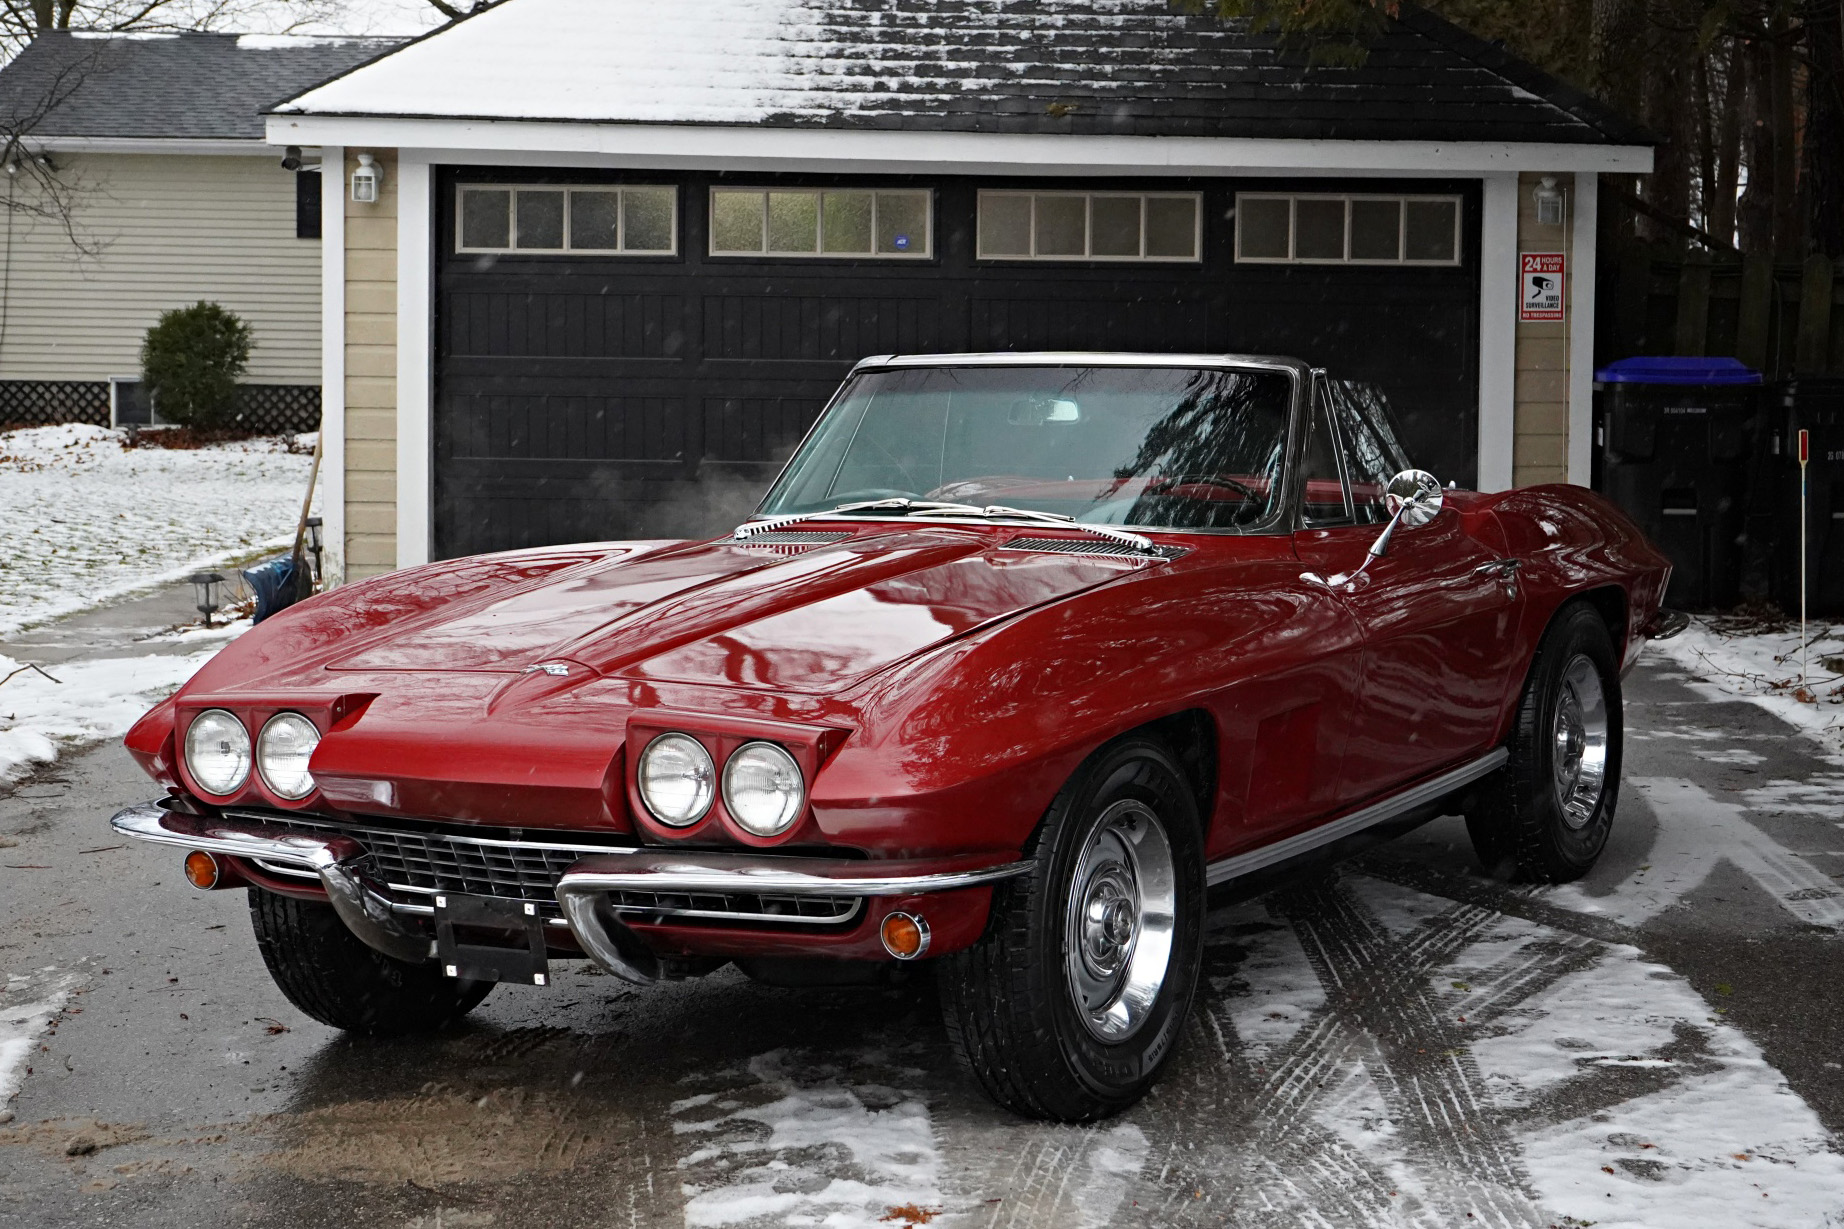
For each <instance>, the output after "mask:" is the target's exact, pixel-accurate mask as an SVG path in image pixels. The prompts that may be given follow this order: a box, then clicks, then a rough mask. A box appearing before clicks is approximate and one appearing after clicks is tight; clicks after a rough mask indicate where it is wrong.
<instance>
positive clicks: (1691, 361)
mask: <svg viewBox="0 0 1844 1229" xmlns="http://www.w3.org/2000/svg"><path fill="white" fill-rule="evenodd" d="M1594 378H1595V379H1596V380H1599V381H1600V382H1601V383H1603V384H1704V385H1709V384H1759V383H1760V382H1761V373H1760V372H1758V371H1756V370H1755V369H1754V368H1752V367H1749V366H1747V365H1746V364H1744V363H1743V362H1742V361H1741V360H1740V359H1735V358H1692V357H1687V356H1673V355H1660V356H1656V357H1652V356H1648V357H1643V358H1623V359H1621V360H1620V361H1618V362H1615V363H1609V364H1607V366H1605V367H1603V368H1601V369H1600V370H1599V371H1597V372H1595V373H1594Z"/></svg>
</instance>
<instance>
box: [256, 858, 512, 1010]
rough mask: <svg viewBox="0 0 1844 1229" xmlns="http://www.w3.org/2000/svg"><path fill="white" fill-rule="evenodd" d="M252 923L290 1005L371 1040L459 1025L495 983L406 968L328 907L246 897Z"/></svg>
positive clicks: (267, 895)
mask: <svg viewBox="0 0 1844 1229" xmlns="http://www.w3.org/2000/svg"><path fill="white" fill-rule="evenodd" d="M250 922H251V924H252V925H253V926H254V927H255V930H256V945H257V947H259V948H260V949H261V950H262V954H263V963H264V964H266V965H268V966H269V975H270V976H271V977H273V978H274V979H275V984H276V985H277V986H279V987H280V988H281V991H282V994H283V995H285V996H286V997H287V999H288V1001H289V1002H290V1003H293V1004H294V1005H295V1006H296V1007H298V1008H300V1009H301V1010H302V1011H303V1012H305V1013H307V1014H308V1015H310V1016H312V1017H313V1018H314V1019H316V1020H318V1021H320V1022H321V1023H322V1024H329V1025H332V1026H333V1027H334V1028H339V1029H345V1030H346V1031H347V1032H352V1033H364V1034H367V1035H369V1036H374V1037H391V1036H399V1035H402V1034H405V1033H426V1032H432V1031H434V1030H435V1029H439V1028H441V1027H442V1026H443V1025H446V1024H449V1023H452V1022H453V1021H455V1020H458V1019H460V1018H461V1017H462V1016H464V1015H466V1014H467V1013H468V1012H470V1011H472V1010H473V1009H474V1008H475V1007H478V1006H479V1005H480V1001H481V1000H482V999H484V998H486V997H487V994H488V993H489V992H490V991H491V990H492V989H493V985H494V983H492V982H475V981H456V980H454V979H452V978H448V977H444V976H442V971H441V969H439V968H437V967H436V966H435V965H434V964H426V965H418V964H405V963H404V962H403V961H401V960H393V959H391V958H390V957H389V956H386V955H385V954H384V953H382V952H379V951H374V950H373V949H371V948H370V947H367V946H366V945H365V944H364V943H363V942H361V941H360V940H359V939H358V937H357V936H356V935H354V934H353V933H352V932H351V931H350V930H347V929H346V924H345V923H344V922H342V921H340V920H339V915H338V914H337V913H335V912H333V907H332V906H331V905H323V904H318V903H316V902H314V901H306V900H297V899H295V898H294V897H292V896H278V895H276V894H275V893H274V892H265V891H263V890H262V889H260V888H251V889H250Z"/></svg>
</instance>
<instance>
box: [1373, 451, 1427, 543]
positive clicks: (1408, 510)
mask: <svg viewBox="0 0 1844 1229" xmlns="http://www.w3.org/2000/svg"><path fill="white" fill-rule="evenodd" d="M1442 502H1443V496H1442V494H1441V483H1440V479H1438V478H1436V477H1435V476H1434V475H1433V474H1431V473H1429V472H1428V471H1427V470H1425V469H1405V470H1403V471H1402V472H1401V473H1399V474H1397V475H1396V476H1395V477H1394V478H1391V479H1390V480H1389V486H1387V487H1385V488H1384V491H1383V506H1384V508H1386V509H1388V511H1389V516H1390V523H1391V525H1396V524H1400V525H1401V526H1402V527H1403V528H1404V529H1416V528H1419V527H1420V526H1422V525H1426V524H1427V523H1428V522H1429V521H1431V520H1433V519H1434V518H1435V516H1436V515H1438V514H1439V512H1440V510H1441V504H1442ZM1384 533H1385V536H1384V538H1383V546H1384V547H1385V549H1387V548H1388V545H1389V539H1388V531H1387V530H1385V531H1384ZM1372 553H1373V554H1379V555H1380V554H1382V553H1383V552H1382V551H1373V552H1372Z"/></svg>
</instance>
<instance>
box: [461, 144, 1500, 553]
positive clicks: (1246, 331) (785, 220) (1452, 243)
mask: <svg viewBox="0 0 1844 1229" xmlns="http://www.w3.org/2000/svg"><path fill="white" fill-rule="evenodd" d="M434 196H435V199H436V200H437V201H438V202H443V203H445V204H446V203H452V207H449V208H446V209H444V210H443V211H442V212H443V214H444V216H443V218H442V219H441V223H440V226H439V229H438V235H437V243H438V245H439V251H440V252H441V260H440V271H439V295H438V298H437V302H436V304H435V317H436V326H435V327H436V353H435V363H436V370H435V412H434V415H433V419H434V422H433V444H434V453H435V456H434V466H433V479H434V503H435V516H434V525H433V530H434V547H435V553H436V554H437V556H438V557H449V556H456V555H467V554H474V553H477V552H481V551H488V550H503V549H509V548H514V547H528V546H543V545H548V544H552V543H558V542H571V541H583V540H588V539H606V538H644V537H686V536H694V535H700V534H705V533H714V532H718V531H720V530H722V529H726V528H728V527H730V526H731V525H733V524H735V523H737V522H738V521H739V520H740V519H742V518H743V517H744V516H745V515H747V513H748V512H749V511H750V509H751V508H753V506H754V504H755V502H756V500H757V499H758V498H759V497H760V495H761V493H762V491H763V490H764V489H765V487H766V486H767V484H768V482H769V481H770V480H772V478H773V476H774V474H775V473H776V472H777V470H778V468H779V465H780V463H781V461H782V460H784V459H785V458H786V456H787V454H788V452H789V450H790V449H791V448H792V447H793V446H794V445H795V444H796V443H797V442H798V441H799V439H800V437H801V435H802V433H803V432H804V431H805V430H806V428H807V427H808V426H809V425H810V424H811V423H812V421H813V419H814V418H815V416H816V415H817V414H818V413H819V411H820V410H821V409H822V408H823V406H824V405H825V402H826V399H827V397H828V396H829V395H830V394H831V393H832V391H833V389H835V388H836V387H837V386H838V383H839V381H840V378H841V377H842V376H843V375H844V374H845V373H846V372H847V371H848V370H849V369H850V367H851V365H852V364H853V363H854V362H856V361H857V360H858V359H860V358H863V357H865V356H866V355H871V354H883V353H892V352H931V351H954V350H1147V351H1162V352H1185V351H1202V352H1221V351H1226V350H1228V351H1235V350H1240V351H1248V352H1262V353H1283V354H1290V355H1295V356H1299V357H1302V358H1305V359H1307V360H1308V361H1310V362H1314V363H1317V364H1320V365H1323V366H1325V367H1327V368H1328V369H1330V370H1331V371H1333V372H1334V373H1336V374H1339V375H1342V376H1345V377H1347V378H1353V379H1359V380H1363V381H1367V382H1371V383H1374V384H1376V385H1377V386H1378V387H1379V388H1381V389H1382V390H1383V391H1384V393H1385V394H1386V395H1387V396H1388V397H1389V399H1390V403H1391V405H1392V407H1394V409H1395V411H1396V413H1397V414H1398V417H1399V426H1400V428H1401V431H1402V433H1403V436H1404V440H1405V442H1406V443H1407V445H1408V447H1409V448H1410V450H1411V455H1414V456H1416V457H1417V458H1418V459H1420V460H1422V461H1423V463H1425V464H1427V465H1429V466H1431V467H1433V468H1434V469H1435V470H1436V472H1438V473H1440V474H1441V475H1442V476H1443V477H1446V478H1452V479H1455V480H1457V481H1459V482H1460V483H1462V484H1471V483H1472V481H1473V479H1474V470H1475V465H1474V460H1475V456H1476V451H1477V443H1476V427H1475V425H1474V424H1475V417H1476V407H1477V402H1478V393H1477V372H1476V362H1477V358H1476V356H1477V353H1478V342H1477V313H1478V306H1479V295H1478V268H1477V260H1478V255H1477V253H1478V239H1477V231H1478V227H1477V222H1476V218H1477V212H1478V206H1477V197H1478V193H1477V189H1476V185H1470V186H1469V185H1467V184H1464V183H1442V182H1434V183H1430V182H1428V181H1425V180H1423V181H1412V182H1410V181H1405V182H1390V181H1383V182H1378V181H1376V180H1369V181H1364V182H1361V183H1339V182H1333V183H1326V182H1323V181H1319V182H1310V183H1305V184H1301V183H1297V182H1296V183H1293V184H1289V183H1286V182H1276V181H1272V180H1246V181H1237V180H1220V179H1218V180H1202V179H1197V180H1193V179H1184V180H1177V181H1172V180H1150V181H1149V180H1144V179H1141V180H1126V179H1119V178H1110V179H1096V180H1093V181H1089V180H1081V181H1077V182H1074V183H1072V182H1071V181H1070V180H1068V179H1060V180H1042V179H1039V180H1018V179H991V178H979V179H976V178H971V177H956V178H934V177H930V178H922V177H913V176H911V177H880V178H876V179H870V178H864V177H826V178H820V177H811V176H807V177H802V176H785V175H783V176H773V175H769V176H763V175H756V176H748V175H740V174H731V175H724V174H714V175H712V174H707V175H696V174H691V175H674V176H662V175H659V174H627V175H622V174H607V173H601V174H598V173H596V172H593V171H572V172H568V173H556V172H552V173H548V174H542V175H533V174H530V173H525V174H518V173H509V172H507V171H506V169H505V168H503V167H502V168H443V169H442V170H441V172H440V174H439V176H438V182H437V186H436V190H435V193H434ZM1239 206H1240V210H1241V213H1242V215H1243V221H1242V222H1241V223H1240V224H1239V223H1238V209H1239ZM1289 231H1291V232H1292V233H1288V232H1289ZM1347 232H1348V233H1347ZM1264 244H1265V246H1264ZM1315 244H1317V245H1318V246H1316V247H1315V246H1314V245H1315ZM1341 245H1342V246H1341ZM1417 245H1419V246H1417ZM1353 305H1361V310H1359V311H1355V312H1354V311H1353V310H1352V307H1353Z"/></svg>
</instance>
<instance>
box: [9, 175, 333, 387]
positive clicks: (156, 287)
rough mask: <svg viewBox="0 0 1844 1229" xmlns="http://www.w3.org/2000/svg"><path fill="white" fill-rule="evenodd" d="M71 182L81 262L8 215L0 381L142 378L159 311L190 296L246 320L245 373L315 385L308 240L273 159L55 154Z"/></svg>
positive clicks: (56, 233) (46, 230) (37, 227)
mask: <svg viewBox="0 0 1844 1229" xmlns="http://www.w3.org/2000/svg"><path fill="white" fill-rule="evenodd" d="M55 157H56V158H57V159H58V162H59V164H60V166H61V167H62V168H63V169H64V171H65V175H66V177H67V178H69V179H71V180H72V181H73V182H77V183H80V184H81V185H82V188H81V190H80V191H79V193H78V196H77V201H78V206H77V211H76V215H75V219H76V228H77V231H78V234H79V236H80V237H81V238H82V239H83V241H84V242H85V243H86V244H89V245H95V246H97V247H99V248H100V249H101V250H100V252H99V253H98V254H97V255H95V256H84V255H81V254H80V253H78V252H77V251H76V250H75V249H73V248H72V246H71V244H70V242H69V240H68V239H67V238H66V237H65V236H64V233H63V231H62V230H61V229H60V228H59V227H58V226H57V225H56V224H55V223H52V222H48V221H45V220H42V219H32V218H26V217H22V216H20V215H17V214H14V213H12V212H11V211H8V212H7V215H6V217H3V218H0V231H4V229H5V228H7V227H8V226H10V227H11V233H10V236H8V235H5V234H0V243H6V244H7V245H8V249H9V255H8V257H7V267H6V270H5V273H4V295H3V296H0V313H3V314H4V323H5V333H4V336H3V337H0V379H5V380H106V379H108V378H109V377H110V376H124V375H133V374H135V373H136V372H137V371H138V370H139V369H140V354H141V338H142V337H143V335H145V333H146V332H147V329H148V326H149V325H151V324H153V323H154V321H155V319H156V318H158V316H159V315H160V313H161V312H163V311H166V310H168V309H169V308H173V307H182V306H184V305H186V304H188V303H195V302H198V301H199V300H201V299H205V300H210V301H213V302H216V303H220V304H222V305H223V306H224V307H226V308H228V309H230V310H231V311H233V312H236V313H237V314H238V315H239V316H241V317H243V319H244V320H245V321H246V322H248V323H249V325H250V327H251V329H252V330H253V331H254V332H255V336H256V346H255V349H254V350H253V351H252V353H251V355H250V366H249V371H248V374H247V375H246V376H245V377H244V378H245V379H247V380H249V381H250V382H252V383H258V384H319V383H320V244H319V242H318V241H317V240H312V239H297V238H295V177H294V174H293V172H290V171H284V170H283V169H282V167H281V159H280V156H279V154H277V155H276V156H270V155H269V154H267V153H265V154H264V155H262V156H260V157H259V156H254V155H221V156H208V155H177V154H81V155H79V154H57V155H55Z"/></svg>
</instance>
